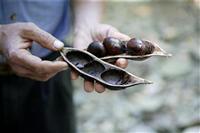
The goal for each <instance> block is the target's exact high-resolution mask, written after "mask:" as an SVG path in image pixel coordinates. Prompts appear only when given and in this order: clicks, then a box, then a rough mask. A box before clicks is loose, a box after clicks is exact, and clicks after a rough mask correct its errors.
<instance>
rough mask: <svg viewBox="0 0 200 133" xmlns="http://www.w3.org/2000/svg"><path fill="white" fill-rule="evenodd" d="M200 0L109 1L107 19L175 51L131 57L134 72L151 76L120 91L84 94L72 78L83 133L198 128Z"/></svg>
mask: <svg viewBox="0 0 200 133" xmlns="http://www.w3.org/2000/svg"><path fill="white" fill-rule="evenodd" d="M199 2H200V1H199V0H171V1H167V0H142V1H141V0H137V1H135V0H127V1H123V0H113V1H107V2H106V4H105V6H106V7H105V11H104V16H103V23H107V24H110V25H113V26H114V27H117V28H118V29H119V30H120V31H121V32H123V33H125V34H128V35H129V36H130V37H137V38H141V39H147V40H151V41H152V42H155V43H157V44H159V45H160V46H161V48H163V49H165V50H166V51H167V52H169V53H172V54H173V56H172V57H170V58H165V57H152V58H149V59H148V60H145V61H141V62H139V61H129V66H128V68H127V70H128V71H130V72H131V73H133V74H135V75H137V76H140V77H143V78H146V79H149V80H151V81H153V82H154V84H152V85H138V86H134V87H130V88H127V89H125V90H122V91H110V90H106V92H104V93H102V94H98V93H95V92H94V93H86V92H85V91H84V90H83V88H82V87H83V79H82V78H79V80H76V81H74V86H75V88H76V89H75V95H74V100H75V104H76V114H77V124H78V132H79V133H179V132H180V133H182V132H183V133H198V132H200V3H199Z"/></svg>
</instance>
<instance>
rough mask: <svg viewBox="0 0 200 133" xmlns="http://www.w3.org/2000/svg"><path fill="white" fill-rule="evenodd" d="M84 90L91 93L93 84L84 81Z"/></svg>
mask: <svg viewBox="0 0 200 133" xmlns="http://www.w3.org/2000/svg"><path fill="white" fill-rule="evenodd" d="M84 90H85V91H86V92H92V91H93V90H94V84H93V82H91V81H88V80H85V81H84Z"/></svg>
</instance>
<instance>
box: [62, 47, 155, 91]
mask: <svg viewBox="0 0 200 133" xmlns="http://www.w3.org/2000/svg"><path fill="white" fill-rule="evenodd" d="M61 55H62V57H63V59H64V61H66V62H67V63H68V65H69V67H71V68H72V69H74V70H76V71H77V72H78V73H79V75H80V76H81V77H83V78H84V79H87V80H90V81H94V80H95V81H96V82H98V83H100V84H102V85H103V86H105V87H107V88H108V89H110V90H120V89H125V88H127V87H130V86H134V85H138V84H150V83H152V82H150V81H147V80H145V79H142V78H139V77H137V76H135V75H133V74H131V73H129V72H128V71H126V70H124V69H122V68H120V67H117V66H114V65H112V64H109V63H107V62H105V61H103V60H101V59H99V58H97V57H96V56H94V55H93V54H91V53H89V52H87V51H82V50H78V49H75V48H64V49H62V51H61Z"/></svg>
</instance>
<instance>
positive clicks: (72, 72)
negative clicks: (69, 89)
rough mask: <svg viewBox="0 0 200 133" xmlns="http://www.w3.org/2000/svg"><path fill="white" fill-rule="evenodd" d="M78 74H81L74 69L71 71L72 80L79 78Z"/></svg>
mask: <svg viewBox="0 0 200 133" xmlns="http://www.w3.org/2000/svg"><path fill="white" fill-rule="evenodd" d="M78 76H79V74H78V72H76V71H73V70H72V71H71V79H72V80H76V79H78Z"/></svg>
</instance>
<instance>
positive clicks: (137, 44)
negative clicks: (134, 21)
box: [127, 38, 154, 55]
mask: <svg viewBox="0 0 200 133" xmlns="http://www.w3.org/2000/svg"><path fill="white" fill-rule="evenodd" d="M153 51H154V46H153V45H152V44H150V43H147V42H145V41H142V40H140V39H136V38H132V39H131V40H129V41H128V42H127V52H128V54H129V55H146V54H151V53H153Z"/></svg>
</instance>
